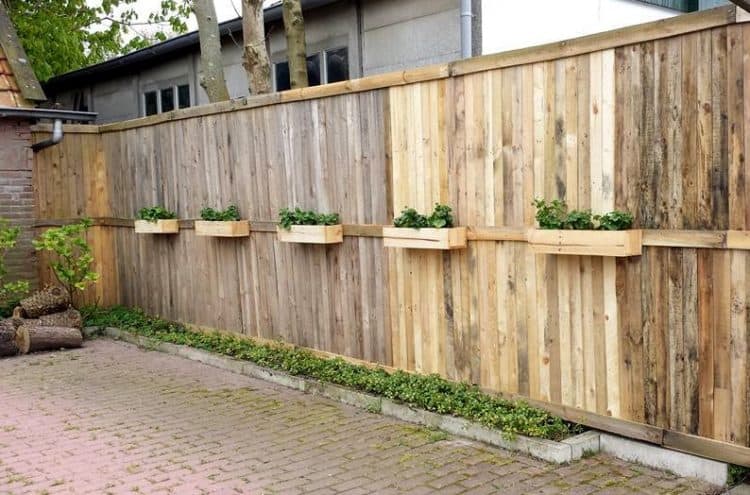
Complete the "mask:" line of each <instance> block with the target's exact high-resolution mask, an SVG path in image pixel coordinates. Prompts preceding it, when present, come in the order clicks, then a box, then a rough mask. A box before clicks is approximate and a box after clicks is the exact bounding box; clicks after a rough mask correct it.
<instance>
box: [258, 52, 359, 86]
mask: <svg viewBox="0 0 750 495" xmlns="http://www.w3.org/2000/svg"><path fill="white" fill-rule="evenodd" d="M342 48H346V60H347V62H348V61H349V47H348V46H347V45H338V46H332V47H329V48H326V49H324V50H320V51H317V52H313V53H311V54H309V55H308V57H312V56H313V55H318V56H320V84H321V86H322V85H323V84H328V52H332V51H334V50H341V49H342ZM288 62H289V60H288V59H284V60H279V61H278V62H273V63H272V64H271V65H272V66H273V72H272V75H273V90H274V91H278V88H277V86H276V66H277V65H278V64H283V63H288ZM349 74H350V75H351V71H349Z"/></svg>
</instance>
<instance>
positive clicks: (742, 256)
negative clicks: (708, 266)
mask: <svg viewBox="0 0 750 495" xmlns="http://www.w3.org/2000/svg"><path fill="white" fill-rule="evenodd" d="M729 257H730V260H729V262H730V272H729V273H730V289H729V290H730V294H729V296H730V309H729V311H730V314H729V361H730V362H729V379H730V385H729V390H730V398H731V402H732V404H731V411H730V412H729V435H728V440H729V441H730V442H734V443H738V444H740V445H747V443H748V436H747V435H748V431H747V430H748V427H747V424H748V416H747V411H748V404H747V397H748V394H747V390H748V378H747V376H748V368H747V366H748V362H747V356H748V353H747V350H748V338H747V331H748V326H747V323H748V311H747V306H748V299H747V278H746V277H747V269H748V267H747V253H745V252H741V251H733V252H731V253H730V254H729Z"/></svg>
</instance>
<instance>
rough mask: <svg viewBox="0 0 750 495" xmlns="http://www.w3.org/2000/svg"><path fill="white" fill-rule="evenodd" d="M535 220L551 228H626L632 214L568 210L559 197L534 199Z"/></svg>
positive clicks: (631, 218)
mask: <svg viewBox="0 0 750 495" xmlns="http://www.w3.org/2000/svg"><path fill="white" fill-rule="evenodd" d="M532 204H533V205H534V207H536V221H537V223H539V228H541V229H551V230H565V229H567V230H627V229H629V228H630V227H632V225H633V215H632V214H630V213H628V212H625V211H618V210H615V211H611V212H609V213H605V214H604V215H592V214H591V210H572V211H568V205H567V204H565V202H564V201H560V200H559V199H553V200H552V201H545V200H543V199H535V200H534V201H533V202H532Z"/></svg>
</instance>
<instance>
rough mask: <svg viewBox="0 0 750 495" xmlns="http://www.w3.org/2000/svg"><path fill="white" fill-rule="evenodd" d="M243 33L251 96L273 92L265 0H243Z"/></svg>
mask: <svg viewBox="0 0 750 495" xmlns="http://www.w3.org/2000/svg"><path fill="white" fill-rule="evenodd" d="M242 33H243V36H244V41H243V44H244V50H245V54H244V61H243V62H242V65H243V67H245V71H246V72H247V82H248V89H249V90H250V94H251V95H253V94H254V95H260V94H265V93H270V92H271V63H270V62H269V61H268V50H267V49H266V30H265V23H264V21H263V0H242Z"/></svg>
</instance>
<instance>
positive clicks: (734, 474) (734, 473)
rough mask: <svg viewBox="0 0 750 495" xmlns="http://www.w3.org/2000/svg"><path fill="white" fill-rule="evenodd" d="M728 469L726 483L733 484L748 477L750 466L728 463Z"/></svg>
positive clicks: (737, 483)
mask: <svg viewBox="0 0 750 495" xmlns="http://www.w3.org/2000/svg"><path fill="white" fill-rule="evenodd" d="M727 469H728V473H727V474H728V477H727V485H728V486H735V485H739V484H740V483H744V482H745V481H747V480H748V479H750V468H746V467H745V466H737V465H735V464H730V465H729V467H728V468H727Z"/></svg>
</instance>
